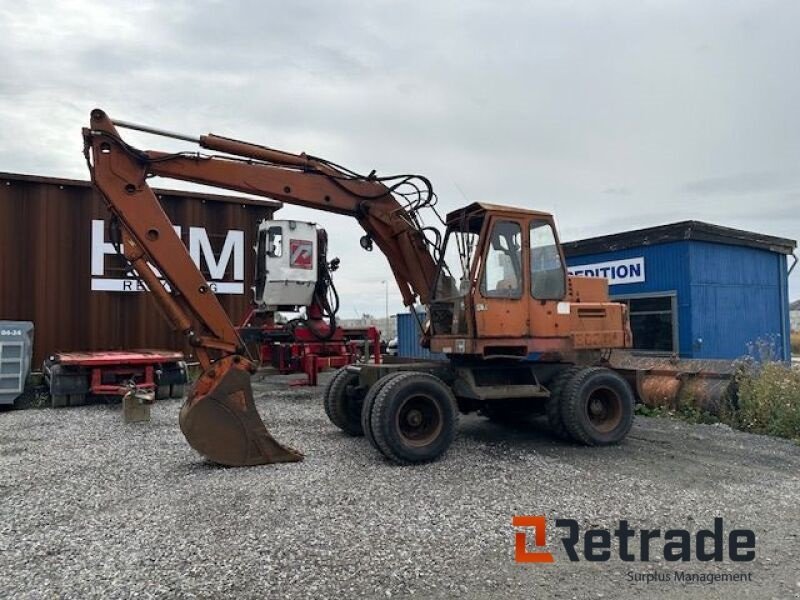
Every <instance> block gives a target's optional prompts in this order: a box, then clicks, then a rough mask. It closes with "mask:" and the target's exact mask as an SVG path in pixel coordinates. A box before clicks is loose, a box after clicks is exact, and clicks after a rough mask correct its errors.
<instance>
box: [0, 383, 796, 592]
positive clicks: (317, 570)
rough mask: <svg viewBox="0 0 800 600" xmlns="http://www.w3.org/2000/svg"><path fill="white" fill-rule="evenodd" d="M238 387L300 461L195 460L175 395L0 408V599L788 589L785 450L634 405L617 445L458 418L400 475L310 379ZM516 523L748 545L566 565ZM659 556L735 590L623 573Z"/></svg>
mask: <svg viewBox="0 0 800 600" xmlns="http://www.w3.org/2000/svg"><path fill="white" fill-rule="evenodd" d="M328 376H329V375H323V376H322V383H323V384H324V383H325V381H327V377H328ZM256 379H257V381H256V382H255V384H254V387H255V392H256V399H257V404H258V407H259V410H260V412H261V415H262V417H263V418H264V419H265V420H266V421H267V423H268V426H269V429H270V431H271V432H272V433H273V435H274V436H275V437H276V439H278V440H280V441H282V442H285V443H287V444H290V445H291V446H294V447H297V448H299V449H301V450H302V451H303V452H305V453H306V454H307V457H306V460H305V461H304V462H303V463H299V464H286V465H271V466H266V467H257V468H243V469H231V468H222V467H218V466H214V465H210V464H207V463H205V462H204V461H203V460H202V459H201V458H200V457H199V456H198V455H197V454H195V453H194V452H193V451H192V450H191V448H189V446H188V445H187V444H186V442H185V440H184V439H183V436H182V435H181V433H180V430H179V429H178V423H177V420H178V410H179V408H180V402H179V401H177V400H164V401H159V402H158V403H157V404H156V405H155V406H154V407H153V410H152V421H151V422H150V423H139V424H130V425H125V424H124V423H123V421H122V411H121V407H120V405H119V404H110V405H93V406H84V407H77V408H68V409H60V410H58V409H40V410H24V411H23V410H18V411H10V412H5V413H2V414H0V598H41V597H66V598H101V597H102V598H173V597H180V598H287V599H292V598H334V597H340V598H341V597H345V598H346V597H365V598H377V597H384V598H396V597H405V596H413V597H419V598H450V597H454V596H457V597H460V598H528V599H529V598H588V597H595V598H603V597H606V598H608V597H611V598H634V597H659V598H683V597H686V596H687V595H690V596H695V597H705V598H750V599H752V598H793V597H794V598H798V597H800V575H798V571H797V564H798V556H800V546H799V545H798V532H797V524H798V517H800V509H799V508H798V506H800V477H799V476H798V473H800V447H798V446H797V445H795V444H792V443H791V442H788V441H784V440H778V439H771V438H768V437H763V436H755V435H749V434H745V433H741V432H736V431H732V430H730V429H728V428H723V427H715V426H705V425H690V424H686V423H683V422H677V421H672V420H668V419H650V418H642V417H637V419H636V422H635V424H634V427H633V430H632V431H631V433H630V436H629V437H628V439H627V440H626V441H625V443H623V444H622V445H620V446H615V447H609V448H585V447H582V446H576V445H573V444H569V443H565V442H561V441H559V440H557V439H555V438H553V437H552V436H550V435H549V433H548V432H547V430H546V427H545V426H544V424H543V423H542V422H539V421H533V422H531V423H528V424H522V425H519V426H516V427H513V428H504V427H501V426H499V425H495V424H493V423H491V422H489V421H488V420H486V419H483V418H481V417H477V416H469V417H463V418H462V419H461V424H460V427H459V434H458V437H457V438H456V441H455V442H454V444H453V446H452V447H451V449H450V451H449V452H448V453H447V455H446V456H445V457H444V458H443V459H442V460H440V461H438V462H436V463H433V464H427V465H420V466H416V467H401V466H397V465H394V464H392V463H390V462H388V461H387V460H386V459H384V458H383V457H382V456H381V455H380V454H379V453H378V452H377V451H376V450H374V449H373V448H372V447H370V446H369V444H368V442H366V441H365V440H364V438H353V437H350V436H347V435H345V434H343V433H342V432H340V431H339V430H338V429H336V428H335V427H334V426H333V425H331V424H330V423H329V422H328V420H327V418H326V417H325V414H324V411H323V407H322V401H321V391H322V387H318V388H289V387H288V386H287V382H288V378H287V377H270V378H261V379H260V380H258V379H259V376H257V377H256ZM519 514H530V515H537V514H544V515H546V516H547V517H548V519H549V522H552V520H553V519H555V518H558V517H562V518H564V517H567V518H575V519H577V520H578V521H579V522H580V523H581V525H582V527H583V528H588V527H589V526H598V527H609V528H613V527H614V525H615V524H616V522H617V521H618V520H619V519H628V520H629V521H630V523H631V526H635V527H647V528H655V527H660V528H661V529H662V531H663V530H664V529H667V528H672V527H684V528H687V529H689V530H690V531H695V530H697V529H700V528H709V527H711V526H712V525H713V519H714V517H715V516H722V517H724V518H725V523H726V528H727V529H728V530H729V529H731V528H734V527H740V528H751V529H753V530H755V532H756V536H757V540H758V542H757V558H756V560H755V561H753V562H751V563H732V562H730V561H727V560H726V561H723V562H721V563H714V564H710V563H697V562H690V563H686V564H684V565H681V566H679V567H676V565H675V563H664V561H663V560H658V561H653V562H650V563H626V562H622V561H620V560H619V559H618V558H612V560H611V561H609V562H606V563H596V562H595V563H593V562H586V561H582V562H580V563H570V562H569V561H568V560H567V558H566V555H565V554H564V552H563V549H562V548H561V547H560V543H559V541H558V539H557V538H558V537H560V536H559V535H557V534H558V533H559V532H557V531H556V530H555V528H554V527H550V528H548V549H550V550H551V551H552V552H553V553H554V554H555V555H556V562H555V563H554V564H552V565H526V564H515V563H514V560H513V553H514V528H513V527H512V526H511V518H512V516H513V515H519ZM656 547H657V546H654V548H656ZM655 554H656V555H658V552H656V553H655ZM677 568H680V569H682V570H685V571H687V572H694V573H712V572H714V573H726V572H733V573H736V572H752V574H753V583H751V584H743V583H717V584H714V585H702V584H700V585H688V584H676V583H669V584H665V583H652V584H649V585H648V584H645V583H636V582H629V581H628V578H627V574H628V573H630V572H635V573H663V572H670V571H674V570H676V569H677Z"/></svg>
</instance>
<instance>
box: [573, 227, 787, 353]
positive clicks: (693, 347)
mask: <svg viewBox="0 0 800 600" xmlns="http://www.w3.org/2000/svg"><path fill="white" fill-rule="evenodd" d="M639 256H642V257H644V260H645V281H644V282H641V283H628V284H622V285H610V286H609V293H610V295H611V296H612V297H615V296H617V297H619V296H628V295H635V294H648V293H656V292H674V293H675V294H676V299H677V306H678V349H679V354H680V355H681V356H683V357H687V358H731V359H732V358H738V357H740V356H743V355H745V354H747V353H748V344H752V343H753V342H755V341H756V340H758V339H770V340H772V341H773V342H774V345H775V351H776V355H777V356H776V358H780V359H787V358H788V357H789V355H790V354H789V336H788V331H789V326H788V319H789V297H788V286H787V275H786V266H787V265H786V257H785V256H784V255H783V254H778V253H775V252H768V251H766V250H758V249H754V248H746V247H743V246H731V245H726V244H716V243H710V242H699V241H685V242H670V243H666V244H656V245H653V246H640V247H638V248H627V249H624V250H619V251H615V252H603V253H599V254H591V255H586V256H577V257H572V258H567V264H569V266H570V267H574V266H578V265H586V264H592V263H598V262H606V261H612V260H620V259H626V258H636V257H639Z"/></svg>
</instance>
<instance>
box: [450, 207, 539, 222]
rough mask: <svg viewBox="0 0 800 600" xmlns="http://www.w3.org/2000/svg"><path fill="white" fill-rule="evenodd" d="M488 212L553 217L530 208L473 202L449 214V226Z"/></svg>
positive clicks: (480, 216)
mask: <svg viewBox="0 0 800 600" xmlns="http://www.w3.org/2000/svg"><path fill="white" fill-rule="evenodd" d="M487 212H494V213H498V214H505V215H516V216H519V215H525V216H536V217H547V218H550V219H552V218H553V215H551V214H550V213H548V212H542V211H539V210H531V209H529V208H519V207H517V206H507V205H503V204H489V203H487V202H473V203H472V204H468V205H467V206H465V207H463V208H459V209H457V210H454V211H452V212H449V213H447V219H446V221H447V224H448V225H449V224H451V223H458V222H459V221H462V220H463V219H473V218H476V217H478V218H482V217H483V216H485V213H487Z"/></svg>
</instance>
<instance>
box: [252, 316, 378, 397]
mask: <svg viewBox="0 0 800 600" xmlns="http://www.w3.org/2000/svg"><path fill="white" fill-rule="evenodd" d="M323 327H324V328H325V330H328V329H329V327H328V326H327V325H323ZM238 329H239V334H240V335H241V336H242V339H243V340H245V342H247V343H249V344H248V345H250V344H253V343H254V344H255V345H256V346H257V348H258V358H259V360H260V361H261V364H262V365H270V366H272V367H273V368H275V369H277V370H278V372H279V373H281V374H288V373H305V374H306V377H307V379H306V380H305V381H302V380H301V381H297V382H295V383H294V385H304V384H307V385H317V374H318V373H319V372H320V371H323V370H325V369H338V368H340V367H344V366H346V365H350V364H353V363H357V362H362V361H365V360H368V359H369V357H370V355H371V356H372V358H373V361H374V362H375V364H380V362H381V351H380V331H378V329H377V328H376V327H363V328H343V327H336V329H335V331H334V334H333V336H331V338H330V339H328V340H325V341H322V340H320V339H318V338H317V337H316V336H315V333H316V332H317V330H312V329H311V328H309V327H304V326H302V325H300V324H298V323H293V322H292V321H290V322H288V323H276V322H275V316H274V313H272V312H269V313H263V312H259V311H258V309H257V308H253V309H252V310H251V311H250V312H249V313H248V314H247V317H246V318H245V320H244V322H243V323H242V324H241V325H240V326H239V328H238Z"/></svg>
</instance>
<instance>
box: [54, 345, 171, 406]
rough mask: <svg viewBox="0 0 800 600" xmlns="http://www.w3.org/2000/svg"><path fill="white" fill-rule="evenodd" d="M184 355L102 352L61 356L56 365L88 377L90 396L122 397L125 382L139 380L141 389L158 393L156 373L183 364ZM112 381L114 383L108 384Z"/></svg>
mask: <svg viewBox="0 0 800 600" xmlns="http://www.w3.org/2000/svg"><path fill="white" fill-rule="evenodd" d="M184 360H185V359H184V356H183V354H182V353H181V352H173V351H170V350H108V351H98V352H58V353H56V354H54V355H53V357H52V361H53V363H54V364H58V365H61V366H62V367H64V368H68V369H70V370H79V371H81V372H83V373H86V374H87V375H88V382H89V390H88V391H89V393H92V394H95V395H117V396H121V395H122V394H123V393H124V391H123V390H122V389H121V387H120V385H121V383H120V382H121V381H124V380H130V379H132V378H133V379H135V380H136V386H137V387H138V388H140V389H144V390H151V391H155V389H156V386H157V385H158V382H156V378H155V371H156V369H157V368H158V367H159V366H160V365H163V364H170V363H180V362H183V361H184ZM109 379H111V380H113V381H114V383H104V380H105V381H106V382H108V380H109Z"/></svg>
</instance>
